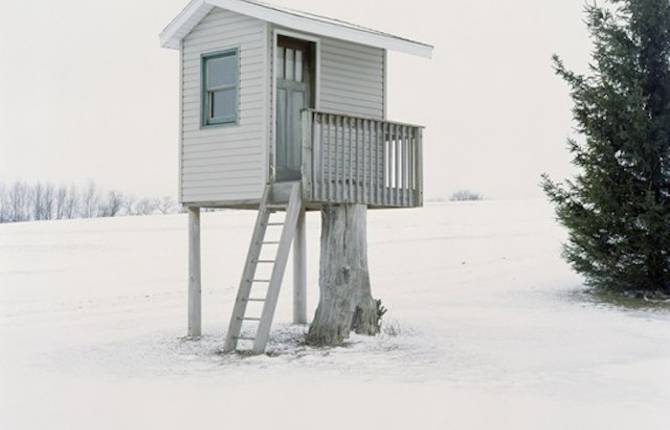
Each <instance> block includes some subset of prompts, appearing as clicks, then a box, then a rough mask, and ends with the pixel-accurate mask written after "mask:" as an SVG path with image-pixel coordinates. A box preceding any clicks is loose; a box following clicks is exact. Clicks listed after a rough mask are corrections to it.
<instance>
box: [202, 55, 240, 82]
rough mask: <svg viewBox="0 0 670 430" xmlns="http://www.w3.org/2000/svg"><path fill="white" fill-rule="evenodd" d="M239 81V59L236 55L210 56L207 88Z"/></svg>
mask: <svg viewBox="0 0 670 430" xmlns="http://www.w3.org/2000/svg"><path fill="white" fill-rule="evenodd" d="M236 82H237V61H236V56H235V55H228V56H225V57H218V58H210V59H208V60H207V88H208V89H211V88H216V87H220V86H223V85H235V83H236Z"/></svg>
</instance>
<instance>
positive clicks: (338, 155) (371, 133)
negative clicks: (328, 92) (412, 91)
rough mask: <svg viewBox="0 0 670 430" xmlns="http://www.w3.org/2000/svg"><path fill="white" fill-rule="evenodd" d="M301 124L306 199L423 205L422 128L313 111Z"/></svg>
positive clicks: (371, 204)
mask: <svg viewBox="0 0 670 430" xmlns="http://www.w3.org/2000/svg"><path fill="white" fill-rule="evenodd" d="M302 126H303V168H302V170H303V192H304V194H305V199H306V200H308V201H312V202H317V203H358V204H366V205H368V206H372V207H375V206H376V207H417V206H422V205H423V159H422V132H423V128H422V127H419V126H414V125H409V124H401V123H396V122H389V121H382V120H377V119H372V118H363V117H356V116H352V115H343V114H337V113H330V112H323V111H315V110H304V111H303V119H302Z"/></svg>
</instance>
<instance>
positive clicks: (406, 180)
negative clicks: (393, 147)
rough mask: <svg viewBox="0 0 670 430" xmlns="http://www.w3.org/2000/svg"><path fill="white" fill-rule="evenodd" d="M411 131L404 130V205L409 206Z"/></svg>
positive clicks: (405, 128) (404, 128)
mask: <svg viewBox="0 0 670 430" xmlns="http://www.w3.org/2000/svg"><path fill="white" fill-rule="evenodd" d="M408 161H409V129H408V128H407V127H403V128H402V167H403V169H402V170H403V175H402V205H403V206H408V204H407V195H408V194H409V163H408Z"/></svg>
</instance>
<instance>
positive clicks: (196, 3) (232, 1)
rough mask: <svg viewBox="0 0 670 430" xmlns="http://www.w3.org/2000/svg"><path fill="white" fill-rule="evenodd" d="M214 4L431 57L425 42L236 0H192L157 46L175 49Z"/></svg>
mask: <svg viewBox="0 0 670 430" xmlns="http://www.w3.org/2000/svg"><path fill="white" fill-rule="evenodd" d="M215 6H216V7H220V8H222V9H227V10H230V11H232V12H236V13H240V14H242V15H247V16H251V17H254V18H257V19H261V20H264V21H267V22H271V23H273V24H276V25H279V26H282V27H287V28H291V29H294V30H298V31H303V32H306V33H313V34H317V35H321V36H326V37H332V38H335V39H341V40H346V41H349V42H354V43H359V44H362V45H368V46H374V47H377V48H383V49H388V50H391V51H398V52H403V53H405V54H410V55H416V56H419V57H424V58H431V57H432V54H433V47H432V46H430V45H427V44H423V43H419V42H415V41H411V40H406V39H401V38H397V37H393V36H385V35H382V34H377V33H373V32H368V31H364V30H358V29H354V28H350V27H345V26H340V25H336V24H333V23H329V22H321V21H316V20H313V19H310V18H307V17H303V16H299V15H292V14H289V13H285V12H282V11H278V10H274V9H268V8H266V7H264V6H261V5H258V4H253V3H247V2H244V1H239V0H192V1H191V2H190V3H189V4H188V5H187V6H186V7H185V8H184V10H183V11H182V12H181V13H180V14H179V15H177V17H176V18H175V19H174V20H172V22H171V23H170V24H169V25H168V26H167V27H166V28H165V30H163V32H161V34H160V41H161V46H162V47H164V48H169V49H179V47H180V45H181V40H182V38H183V37H184V36H185V35H186V34H188V33H189V32H190V31H191V30H192V29H193V27H195V25H197V23H195V24H194V23H193V21H192V18H193V17H197V16H198V15H203V14H204V15H206V14H207V13H209V11H210V10H211V9H212V8H213V7H215ZM189 27H190V28H189Z"/></svg>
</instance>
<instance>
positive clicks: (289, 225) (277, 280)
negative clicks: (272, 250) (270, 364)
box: [253, 183, 302, 354]
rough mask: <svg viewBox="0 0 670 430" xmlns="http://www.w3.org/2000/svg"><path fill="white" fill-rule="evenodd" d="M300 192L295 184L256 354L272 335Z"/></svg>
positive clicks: (255, 347)
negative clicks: (271, 329)
mask: <svg viewBox="0 0 670 430" xmlns="http://www.w3.org/2000/svg"><path fill="white" fill-rule="evenodd" d="M300 193H301V190H300V184H299V183H296V184H294V185H293V188H292V190H291V196H290V198H289V205H288V208H287V209H286V220H285V221H284V223H285V224H284V228H283V230H282V234H281V239H280V243H279V248H278V250H277V257H276V259H275V265H274V267H273V269H272V277H271V278H270V286H269V288H268V293H267V297H266V299H265V305H264V306H263V314H262V316H261V321H260V324H259V326H258V331H257V333H256V340H255V341H254V347H253V352H254V353H256V354H262V353H263V352H264V351H265V346H266V345H267V342H268V337H269V335H270V328H271V326H272V319H273V318H274V313H275V309H276V308H277V300H278V299H279V290H280V288H281V284H282V280H283V277H284V271H285V269H286V264H287V262H288V257H289V252H290V251H291V244H292V242H293V237H294V236H295V231H296V226H297V223H298V217H299V216H300V211H301V210H302V199H301V195H300Z"/></svg>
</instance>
